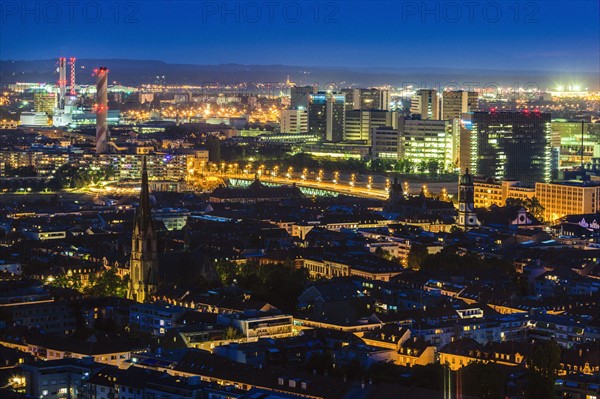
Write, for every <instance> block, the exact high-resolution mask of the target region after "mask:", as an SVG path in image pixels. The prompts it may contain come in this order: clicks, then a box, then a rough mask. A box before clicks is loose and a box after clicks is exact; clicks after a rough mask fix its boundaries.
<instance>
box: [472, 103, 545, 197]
mask: <svg viewBox="0 0 600 399" xmlns="http://www.w3.org/2000/svg"><path fill="white" fill-rule="evenodd" d="M463 124H464V125H465V127H466V129H463V130H462V131H461V134H467V135H468V143H469V149H470V169H471V171H472V173H473V174H475V175H478V176H484V177H487V178H494V179H497V180H519V181H521V183H522V184H523V186H525V187H533V186H535V183H536V182H549V181H550V177H551V168H552V165H551V164H552V155H551V139H552V127H551V123H550V114H548V113H541V112H530V111H523V112H474V113H468V114H465V115H464V116H463ZM463 142H464V141H463V140H462V139H461V145H462V144H463ZM461 151H462V149H461Z"/></svg>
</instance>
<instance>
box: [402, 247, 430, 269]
mask: <svg viewBox="0 0 600 399" xmlns="http://www.w3.org/2000/svg"><path fill="white" fill-rule="evenodd" d="M428 254H429V252H428V251H427V247H425V246H424V245H421V244H413V245H411V247H410V251H409V252H408V257H407V259H406V262H407V264H408V267H409V268H411V269H413V270H419V269H420V268H421V266H422V265H423V262H424V261H425V258H427V255H428Z"/></svg>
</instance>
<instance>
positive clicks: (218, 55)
mask: <svg viewBox="0 0 600 399" xmlns="http://www.w3.org/2000/svg"><path fill="white" fill-rule="evenodd" d="M473 4H477V5H475V6H473ZM0 7H1V9H0V18H1V20H0V45H1V47H0V59H3V60H8V59H17V60H30V59H48V58H55V57H58V56H66V57H69V56H76V57H78V58H128V59H153V60H163V61H167V62H171V63H194V64H220V63H241V64H286V65H307V66H347V67H399V68H406V67H432V68H469V69H470V68H477V69H478V68H481V69H521V70H563V71H574V72H583V71H588V72H593V71H598V70H600V33H599V32H600V23H599V14H600V11H599V6H598V1H596V0H592V1H547V0H546V1H518V2H517V1H501V0H499V1H436V2H420V1H402V0H398V1H389V2H388V1H373V2H369V3H367V2H362V1H353V0H343V1H320V2H313V1H307V2H305V1H279V0H272V1H269V0H266V1H256V2H254V1H239V2H238V1H229V2H221V1H202V0H198V1H177V0H175V1H151V0H144V1H121V2H113V1H96V2H88V1H77V0H58V1H21V0H2V1H0Z"/></svg>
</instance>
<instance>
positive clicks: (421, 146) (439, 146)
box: [400, 119, 456, 171]
mask: <svg viewBox="0 0 600 399" xmlns="http://www.w3.org/2000/svg"><path fill="white" fill-rule="evenodd" d="M401 131H402V135H401V137H402V140H401V150H400V154H401V157H402V158H406V159H409V160H411V161H412V162H413V163H414V165H415V166H416V167H418V166H419V165H420V164H422V163H425V164H427V165H431V164H432V162H436V163H437V168H438V171H443V170H454V169H455V168H456V165H455V160H454V158H453V157H454V148H453V144H454V140H453V138H452V122H451V121H440V120H437V121H435V120H413V119H408V120H405V121H404V123H403V126H402V128H401Z"/></svg>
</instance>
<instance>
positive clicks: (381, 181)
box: [218, 173, 458, 200]
mask: <svg viewBox="0 0 600 399" xmlns="http://www.w3.org/2000/svg"><path fill="white" fill-rule="evenodd" d="M218 176H220V177H222V178H224V179H228V178H229V179H242V180H254V175H252V174H245V173H225V174H223V173H218ZM261 181H263V182H269V183H275V184H294V183H295V184H296V185H297V186H299V187H309V188H316V189H322V190H328V191H335V192H338V193H340V194H346V195H353V196H357V197H365V198H375V199H382V200H385V199H387V198H388V196H389V195H388V192H387V191H386V189H385V187H386V184H387V183H386V181H385V178H384V177H382V176H375V177H373V180H372V183H371V188H368V184H369V182H368V181H356V182H355V183H354V185H350V184H348V183H344V182H342V181H340V182H339V183H334V182H333V181H330V180H324V181H321V182H319V181H317V180H315V179H314V178H311V179H302V178H299V177H296V176H292V177H291V178H288V177H284V176H277V177H274V176H263V177H262V178H261ZM406 184H407V185H408V190H409V193H411V194H416V193H419V192H420V191H421V189H422V187H423V185H422V184H420V183H406ZM457 188H458V187H457V184H452V183H447V182H446V183H428V184H427V190H428V191H429V192H430V193H434V194H438V193H440V192H442V190H444V189H445V190H446V193H447V194H448V195H449V196H452V195H453V194H456V192H457Z"/></svg>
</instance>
